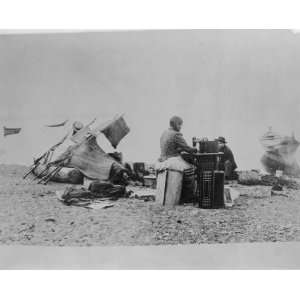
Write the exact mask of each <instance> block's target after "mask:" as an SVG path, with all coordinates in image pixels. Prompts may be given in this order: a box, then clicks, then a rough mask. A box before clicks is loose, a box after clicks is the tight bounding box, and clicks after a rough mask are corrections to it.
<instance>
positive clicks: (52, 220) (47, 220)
mask: <svg viewBox="0 0 300 300" xmlns="http://www.w3.org/2000/svg"><path fill="white" fill-rule="evenodd" d="M45 221H46V222H53V223H56V220H55V219H53V218H48V219H46V220H45Z"/></svg>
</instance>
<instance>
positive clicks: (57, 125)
mask: <svg viewBox="0 0 300 300" xmlns="http://www.w3.org/2000/svg"><path fill="white" fill-rule="evenodd" d="M67 122H68V120H65V121H64V122H62V123H58V124H52V125H45V126H46V127H62V126H65V125H66V123H67Z"/></svg>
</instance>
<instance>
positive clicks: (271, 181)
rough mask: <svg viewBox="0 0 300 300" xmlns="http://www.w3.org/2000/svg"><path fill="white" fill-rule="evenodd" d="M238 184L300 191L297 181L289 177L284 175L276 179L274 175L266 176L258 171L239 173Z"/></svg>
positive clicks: (299, 184)
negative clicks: (279, 186)
mask: <svg viewBox="0 0 300 300" xmlns="http://www.w3.org/2000/svg"><path fill="white" fill-rule="evenodd" d="M238 175H239V180H238V183H239V184H241V185H263V186H276V185H281V186H282V187H286V188H289V189H300V183H299V182H297V181H296V180H294V179H292V178H290V177H288V176H287V175H282V176H280V177H276V176H274V175H270V174H267V175H264V174H261V173H259V172H258V171H255V170H252V171H239V172H238Z"/></svg>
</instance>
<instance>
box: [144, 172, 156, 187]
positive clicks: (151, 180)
mask: <svg viewBox="0 0 300 300" xmlns="http://www.w3.org/2000/svg"><path fill="white" fill-rule="evenodd" d="M144 186H146V187H150V188H152V189H155V188H156V176H155V175H146V176H144Z"/></svg>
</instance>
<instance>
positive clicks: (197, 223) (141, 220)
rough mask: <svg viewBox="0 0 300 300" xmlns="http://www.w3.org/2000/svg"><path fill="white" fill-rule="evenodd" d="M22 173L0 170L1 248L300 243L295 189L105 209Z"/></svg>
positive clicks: (125, 202)
mask: <svg viewBox="0 0 300 300" xmlns="http://www.w3.org/2000/svg"><path fill="white" fill-rule="evenodd" d="M25 171H26V168H25V167H21V166H13V165H9V166H8V165H0V186H1V190H0V244H2V245H17V244H18V245H20V244H21V245H44V246H45V245H57V246H89V245H90V246H92V245H161V244H190V243H229V242H262V241H271V242H276V241H299V240H300V218H299V215H300V191H295V190H287V191H286V193H287V194H288V197H284V196H272V197H270V196H266V195H264V192H266V193H268V192H269V190H268V189H269V187H243V186H236V188H237V189H238V190H239V191H240V192H241V196H240V197H239V198H238V200H237V201H236V204H235V206H234V207H232V208H227V209H218V210H204V209H199V208H196V207H193V206H191V205H187V206H178V207H176V208H174V209H166V208H164V207H160V206H157V205H156V204H155V202H144V201H143V200H139V199H119V200H117V201H116V202H115V205H114V206H113V207H110V208H106V209H86V208H81V207H74V206H65V205H64V204H62V203H61V202H60V201H58V200H57V198H56V195H55V191H57V190H62V189H64V187H65V186H66V185H64V184H56V183H50V184H48V185H46V186H44V185H38V184H36V183H33V182H32V181H31V179H30V178H29V179H26V180H23V179H22V175H23V174H24V173H25Z"/></svg>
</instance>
